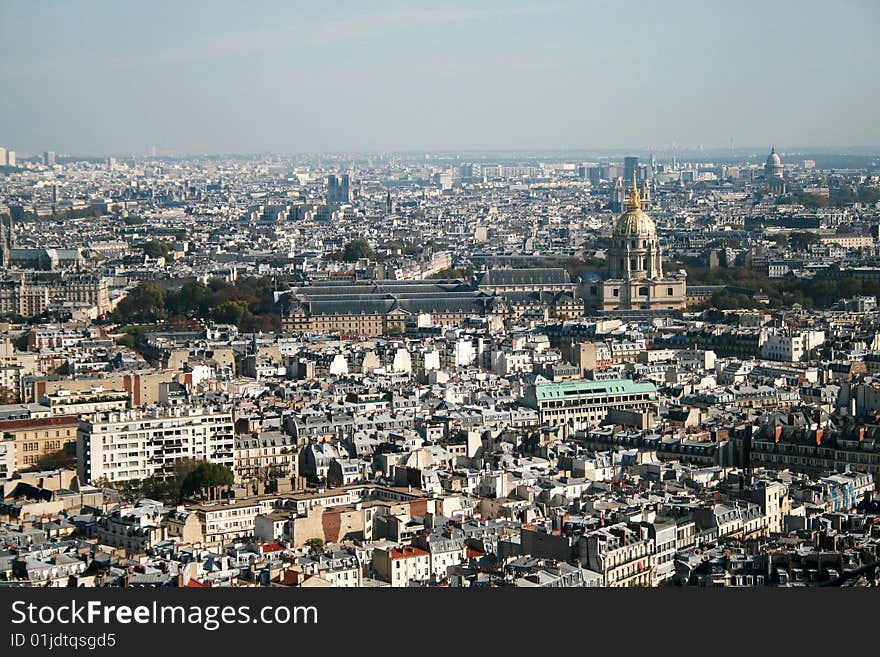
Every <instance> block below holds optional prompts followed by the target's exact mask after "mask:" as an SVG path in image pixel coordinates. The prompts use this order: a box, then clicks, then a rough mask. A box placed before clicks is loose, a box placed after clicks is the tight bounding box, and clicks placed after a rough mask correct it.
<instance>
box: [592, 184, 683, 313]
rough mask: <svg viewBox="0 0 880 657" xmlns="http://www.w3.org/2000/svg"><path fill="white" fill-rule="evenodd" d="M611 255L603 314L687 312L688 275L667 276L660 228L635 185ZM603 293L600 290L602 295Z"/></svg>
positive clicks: (609, 254) (620, 220) (610, 249)
mask: <svg viewBox="0 0 880 657" xmlns="http://www.w3.org/2000/svg"><path fill="white" fill-rule="evenodd" d="M607 253H608V278H607V279H606V280H604V281H603V282H602V285H601V300H600V303H597V304H596V306H598V307H600V308H601V309H602V310H606V311H608V310H675V309H677V308H684V307H685V303H686V293H687V277H686V274H685V273H684V272H680V273H675V274H671V275H667V276H664V275H663V258H662V254H661V253H660V241H659V240H658V239H657V227H656V226H655V225H654V220H653V219H651V217H649V216H648V215H647V214H646V213H645V212H644V211H643V210H642V203H641V198H640V196H639V190H638V187H637V186H636V185H633V188H632V191H631V192H630V195H629V201H628V202H627V204H626V212H624V213H623V214H622V215H620V218H619V219H618V220H617V223H616V224H615V225H614V231H613V233H612V244H611V247H610V248H609V249H608V251H607ZM598 291H599V290H597V292H598Z"/></svg>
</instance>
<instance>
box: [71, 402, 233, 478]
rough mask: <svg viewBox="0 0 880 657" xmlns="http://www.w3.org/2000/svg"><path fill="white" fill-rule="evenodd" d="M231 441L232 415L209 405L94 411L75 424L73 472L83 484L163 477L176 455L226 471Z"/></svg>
mask: <svg viewBox="0 0 880 657" xmlns="http://www.w3.org/2000/svg"><path fill="white" fill-rule="evenodd" d="M234 443H235V436H234V430H233V422H232V414H231V413H230V412H228V411H223V410H218V409H214V408H210V407H187V408H184V407H174V408H167V409H158V408H154V409H148V410H140V409H132V410H128V411H110V412H104V413H96V414H94V415H91V416H88V417H85V418H83V419H82V420H81V421H80V424H79V430H78V432H77V467H78V473H79V476H80V478H81V480H82V481H84V482H89V481H96V480H99V479H106V480H107V481H110V482H117V481H126V480H129V479H144V478H146V477H152V476H158V477H162V478H166V477H169V476H171V475H172V474H173V472H174V464H175V462H176V461H179V460H181V459H199V460H204V461H210V462H212V463H220V464H222V465H225V466H227V467H229V468H230V469H232V468H233V467H234V465H235V461H234Z"/></svg>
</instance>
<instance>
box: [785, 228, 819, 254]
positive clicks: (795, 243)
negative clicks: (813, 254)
mask: <svg viewBox="0 0 880 657" xmlns="http://www.w3.org/2000/svg"><path fill="white" fill-rule="evenodd" d="M788 243H789V245H790V246H791V248H792V249H794V250H795V251H805V250H806V249H807V247H808V246H810V245H811V244H821V243H822V238H821V237H819V236H818V235H816V233H805V232H798V233H792V234H791V235H789V236H788Z"/></svg>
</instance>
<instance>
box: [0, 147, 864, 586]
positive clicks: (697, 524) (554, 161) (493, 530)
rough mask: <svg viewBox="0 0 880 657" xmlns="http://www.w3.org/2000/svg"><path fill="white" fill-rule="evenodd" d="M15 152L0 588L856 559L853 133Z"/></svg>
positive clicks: (317, 580) (818, 568)
mask: <svg viewBox="0 0 880 657" xmlns="http://www.w3.org/2000/svg"><path fill="white" fill-rule="evenodd" d="M17 151H18V152H17ZM22 151H23V149H21V148H17V147H16V145H15V144H13V143H8V144H6V145H5V147H4V148H0V218H2V220H0V251H2V263H0V264H2V270H0V271H2V277H0V317H2V323H0V334H2V343H0V401H2V403H0V490H2V499H0V586H2V587H68V586H71V587H195V588H204V587H388V586H390V587H659V586H664V587H665V586H677V587H812V586H820V585H833V586H875V585H876V584H877V564H878V558H880V555H878V552H880V523H878V522H877V518H878V517H880V498H878V497H877V490H876V486H877V483H878V481H880V335H878V331H880V326H878V325H880V309H878V307H877V298H878V295H880V264H878V263H880V260H878V258H880V157H878V156H874V155H870V154H864V153H859V152H855V151H852V150H849V151H846V152H844V151H838V152H835V151H832V150H830V149H826V150H822V149H812V150H807V149H799V150H795V149H786V148H784V147H782V146H779V145H776V146H773V145H769V144H768V145H767V146H766V147H761V149H757V148H756V149H751V150H749V149H734V148H732V147H731V149H730V150H729V151H721V150H719V151H702V150H698V149H666V150H664V151H662V152H660V151H658V152H656V153H654V152H650V151H645V152H619V151H618V152H612V151H607V152H601V151H594V152H587V151H584V152H574V151H572V152H552V151H546V152H527V151H522V152H477V151H473V152H452V151H437V152H419V153H405V152H401V153H374V154H369V153H360V154H357V153H355V154H319V153H314V154H297V155H285V154H272V153H267V154H261V155H228V156H221V155H217V156H175V155H172V154H166V153H161V152H157V151H156V150H155V149H153V150H152V152H149V153H147V154H143V155H137V156H130V155H129V156H124V155H118V156H115V157H106V158H105V157H83V156H77V155H75V154H62V153H61V152H53V151H45V152H42V153H39V154H25V153H23V152H22ZM16 152H17V153H16Z"/></svg>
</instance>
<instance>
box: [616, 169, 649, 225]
mask: <svg viewBox="0 0 880 657" xmlns="http://www.w3.org/2000/svg"><path fill="white" fill-rule="evenodd" d="M614 235H616V236H617V237H654V236H655V235H657V226H656V225H655V224H654V220H653V219H651V217H649V216H648V215H647V214H646V213H645V212H644V211H643V210H642V199H641V197H640V196H639V188H638V187H637V186H636V181H635V177H633V188H632V191H631V192H630V193H629V201H628V202H627V204H626V212H624V213H623V214H622V215H620V218H619V219H618V220H617V223H616V224H615V225H614Z"/></svg>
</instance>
